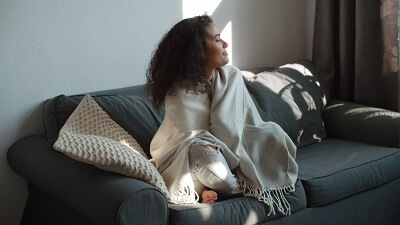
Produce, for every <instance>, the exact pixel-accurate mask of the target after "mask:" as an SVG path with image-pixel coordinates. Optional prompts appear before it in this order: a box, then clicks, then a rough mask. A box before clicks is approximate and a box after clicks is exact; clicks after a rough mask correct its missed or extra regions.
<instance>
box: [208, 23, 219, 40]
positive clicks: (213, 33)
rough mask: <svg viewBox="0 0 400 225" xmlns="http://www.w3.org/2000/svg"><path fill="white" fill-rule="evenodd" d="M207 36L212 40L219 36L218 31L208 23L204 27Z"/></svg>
mask: <svg viewBox="0 0 400 225" xmlns="http://www.w3.org/2000/svg"><path fill="white" fill-rule="evenodd" d="M206 30H207V33H208V35H210V36H212V37H213V38H214V37H215V36H217V35H218V34H220V32H219V29H218V28H217V26H215V25H214V24H213V23H210V24H208V25H207V27H206Z"/></svg>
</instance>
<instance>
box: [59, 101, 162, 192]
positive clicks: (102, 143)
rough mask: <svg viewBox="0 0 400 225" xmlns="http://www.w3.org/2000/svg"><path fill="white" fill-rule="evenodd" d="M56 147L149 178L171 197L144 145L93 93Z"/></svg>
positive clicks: (98, 164) (102, 165)
mask: <svg viewBox="0 0 400 225" xmlns="http://www.w3.org/2000/svg"><path fill="white" fill-rule="evenodd" d="M54 149H56V150H58V151H60V152H62V153H64V154H66V155H68V156H69V157H71V158H73V159H75V160H78V161H81V162H84V163H88V164H92V165H94V166H96V167H99V168H101V169H104V170H107V171H111V172H116V173H120V174H123V175H126V176H130V177H134V178H137V179H140V180H142V181H145V182H147V183H149V184H152V185H153V186H154V187H156V188H157V189H158V190H160V191H161V192H162V193H163V194H164V195H165V196H166V197H167V199H168V198H169V193H168V191H167V188H166V186H165V183H164V181H163V179H162V177H161V175H160V174H159V172H158V171H157V169H156V168H155V167H154V165H153V164H151V163H150V162H149V160H148V159H147V156H146V154H145V153H144V152H143V150H142V148H141V147H140V145H139V144H138V143H137V142H136V140H135V139H133V138H132V136H130V135H129V134H128V133H127V132H126V131H125V130H124V129H123V128H122V127H120V126H119V125H118V124H117V123H116V122H114V121H113V120H112V119H111V118H110V116H108V115H107V113H106V112H104V111H103V109H102V108H101V107H100V106H99V105H98V104H97V103H96V101H94V100H93V98H91V97H90V96H89V95H86V96H85V97H84V98H83V99H82V101H81V102H80V103H79V105H78V107H77V108H76V109H75V111H74V112H73V113H72V114H71V116H70V117H69V118H68V120H67V122H66V123H65V124H64V126H63V127H62V128H61V130H60V134H59V137H58V139H57V141H56V142H55V143H54Z"/></svg>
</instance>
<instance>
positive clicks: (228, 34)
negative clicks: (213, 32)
mask: <svg viewBox="0 0 400 225" xmlns="http://www.w3.org/2000/svg"><path fill="white" fill-rule="evenodd" d="M221 38H222V40H224V41H226V42H227V43H228V47H227V48H226V51H227V52H228V56H229V63H228V64H229V65H232V62H233V53H232V22H231V21H229V22H228V23H227V24H226V25H225V27H224V29H222V31H221Z"/></svg>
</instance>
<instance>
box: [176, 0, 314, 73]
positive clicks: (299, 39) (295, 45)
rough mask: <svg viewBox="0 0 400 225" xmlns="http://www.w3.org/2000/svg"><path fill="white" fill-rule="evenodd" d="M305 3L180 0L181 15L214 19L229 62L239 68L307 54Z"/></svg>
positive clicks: (304, 1)
mask: <svg viewBox="0 0 400 225" xmlns="http://www.w3.org/2000/svg"><path fill="white" fill-rule="evenodd" d="M306 2H307V1H306V0H303V1H298V0H287V1H280V0H272V1H241V0H230V1H227V0H204V1H196V0H182V15H183V18H188V17H193V16H198V15H204V14H207V15H210V16H211V17H212V18H213V20H214V23H215V24H216V26H217V27H218V28H219V29H221V31H222V32H221V38H222V39H224V40H225V41H227V43H228V48H227V51H228V54H229V58H230V64H233V65H235V66H237V67H238V68H256V67H262V66H265V65H268V66H276V65H281V64H283V63H287V62H292V61H294V60H296V59H299V58H305V57H306V54H307V53H306V52H307V47H306V44H305V43H306V42H307V32H306V30H307V29H306V28H307V18H306V16H305V14H306V11H307V10H306V4H305V3H306ZM287 15H291V16H287ZM287 49H290V51H287Z"/></svg>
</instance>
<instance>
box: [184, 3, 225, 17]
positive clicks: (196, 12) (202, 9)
mask: <svg viewBox="0 0 400 225" xmlns="http://www.w3.org/2000/svg"><path fill="white" fill-rule="evenodd" d="M221 1H222V0H203V1H198V0H182V15H183V19H186V18H189V17H193V16H201V15H212V14H213V13H214V11H215V9H217V7H218V5H219V4H220V3H221Z"/></svg>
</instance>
